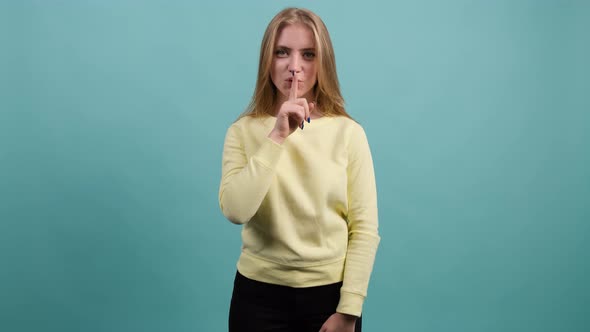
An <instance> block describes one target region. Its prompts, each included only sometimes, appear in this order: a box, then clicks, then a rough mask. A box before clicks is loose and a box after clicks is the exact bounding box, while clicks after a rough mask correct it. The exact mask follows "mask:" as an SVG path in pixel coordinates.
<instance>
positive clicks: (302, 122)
mask: <svg viewBox="0 0 590 332" xmlns="http://www.w3.org/2000/svg"><path fill="white" fill-rule="evenodd" d="M304 123H305V121H301V126H299V128H301V130H303V124H304Z"/></svg>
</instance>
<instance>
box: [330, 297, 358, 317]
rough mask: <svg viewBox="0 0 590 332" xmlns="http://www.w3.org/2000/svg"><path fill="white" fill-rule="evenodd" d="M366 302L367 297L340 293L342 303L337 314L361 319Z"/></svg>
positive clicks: (339, 304)
mask: <svg viewBox="0 0 590 332" xmlns="http://www.w3.org/2000/svg"><path fill="white" fill-rule="evenodd" d="M364 301H365V297H364V296H362V295H359V294H355V293H348V292H343V291H340V302H339V303H338V307H337V308H336V312H339V313H341V314H348V315H353V316H357V317H360V316H361V313H362V311H363V302H364Z"/></svg>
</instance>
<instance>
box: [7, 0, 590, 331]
mask: <svg viewBox="0 0 590 332" xmlns="http://www.w3.org/2000/svg"><path fill="white" fill-rule="evenodd" d="M287 6H301V7H307V8H310V9H312V10H313V11H315V12H316V13H318V14H319V15H320V16H321V17H322V18H323V19H324V21H325V23H326V25H327V26H328V29H329V31H330V33H331V36H332V39H333V43H334V47H335V51H336V61H337V66H338V73H339V77H340V82H341V86H342V92H343V94H344V97H345V99H346V102H347V109H348V111H349V112H350V113H351V114H352V115H353V117H355V118H356V119H357V120H358V121H359V122H360V123H361V124H362V125H363V126H364V128H365V129H366V131H367V135H368V138H369V141H370V143H371V148H372V152H373V157H374V161H375V169H376V176H377V183H378V191H379V208H380V210H379V216H380V232H381V236H382V242H381V245H380V248H379V252H378V255H377V259H376V262H375V269H374V272H373V276H372V279H371V284H370V287H369V294H368V298H367V301H366V303H365V307H364V317H365V321H364V325H365V328H366V330H367V331H404V332H418V331H424V332H430V331H432V332H439V331H453V332H456V331H485V332H498V331H502V332H524V331H535V332H545V331H568V332H570V331H580V332H582V331H588V330H590V318H589V317H590V286H589V281H590V245H589V244H588V238H589V236H590V152H589V151H590V147H589V145H590V114H589V113H590V102H589V97H588V95H589V92H590V91H589V86H590V84H589V82H588V77H590V66H589V62H588V59H590V38H589V37H588V33H589V31H590V2H588V1H566V0H563V1H548V0H547V1H543V0H538V1H535V0H528V1H527V0H498V1H483V0H471V1H469V0H449V1H434V0H433V1H409V0H408V1H350V2H345V1H270V0H264V1H263V0H259V1H231V2H230V1H227V0H216V1H210V2H207V1H188V0H185V1H164V0H161V1H131V0H125V1H123V0H119V1H115V0H111V1H98V0H78V1H74V0H54V1H49V0H48V1H41V0H37V1H32V0H4V1H2V2H1V3H0V42H1V44H0V49H1V52H0V330H1V331H6V332H24V331H27V332H28V331H59V332H74V331H84V332H98V331H105V332H107V331H108V332H113V331H144V332H149V331H187V332H188V331H207V332H222V331H226V329H227V323H226V322H227V313H228V307H229V300H230V295H231V288H232V281H233V277H234V273H235V268H236V267H235V263H236V259H237V257H238V255H239V251H240V227H239V226H235V225H233V224H231V223H230V222H229V221H227V220H225V218H224V217H223V215H222V214H221V212H220V210H219V205H218V186H219V179H220V172H221V153H222V147H223V139H224V135H225V131H226V129H227V127H228V126H229V125H230V124H231V123H232V121H233V120H234V119H235V118H236V117H237V116H238V114H240V113H241V112H242V111H243V110H244V108H245V107H246V105H247V103H248V102H249V100H250V97H251V95H252V92H253V88H254V82H255V79H256V72H257V66H258V55H259V47H260V41H261V38H262V34H263V32H264V29H265V27H266V25H267V24H268V22H269V21H270V19H271V18H272V17H273V16H274V15H275V14H276V13H277V12H278V11H279V10H281V9H283V8H285V7H287ZM310 125H311V126H313V122H312V123H311V124H310Z"/></svg>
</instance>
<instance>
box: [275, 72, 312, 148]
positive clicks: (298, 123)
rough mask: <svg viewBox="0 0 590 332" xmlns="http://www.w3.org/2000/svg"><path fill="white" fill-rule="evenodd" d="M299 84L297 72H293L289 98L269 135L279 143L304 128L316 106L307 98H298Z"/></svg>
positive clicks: (280, 109) (280, 110)
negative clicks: (298, 129)
mask: <svg viewBox="0 0 590 332" xmlns="http://www.w3.org/2000/svg"><path fill="white" fill-rule="evenodd" d="M298 85H299V82H298V80H297V73H296V72H293V81H292V82H291V91H290V93H289V99H288V100H287V101H285V102H284V103H283V104H282V105H281V107H280V108H279V111H278V112H277V121H276V122H275V126H274V128H273V129H272V131H271V132H270V134H269V135H268V137H270V138H271V139H272V140H273V141H275V142H277V143H279V144H282V143H283V141H284V140H285V139H286V138H287V137H289V135H291V134H292V133H293V132H294V131H295V130H296V129H297V128H301V129H303V123H304V122H305V121H308V120H309V119H310V117H311V112H312V111H313V109H314V107H315V105H314V103H308V102H307V99H305V98H297V93H298ZM308 122H309V121H308Z"/></svg>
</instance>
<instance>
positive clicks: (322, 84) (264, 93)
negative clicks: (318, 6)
mask: <svg viewBox="0 0 590 332" xmlns="http://www.w3.org/2000/svg"><path fill="white" fill-rule="evenodd" d="M295 23H301V24H304V25H305V26H307V27H308V28H309V29H310V30H311V31H312V32H313V36H314V42H315V48H316V53H317V54H316V61H317V65H318V71H317V76H318V77H317V82H316V84H315V86H314V87H313V95H314V101H315V102H316V106H317V109H318V110H319V111H320V112H321V114H322V115H324V116H346V117H348V118H351V117H350V115H349V114H348V113H347V112H346V110H345V109H344V98H342V94H341V93H340V83H339V82H338V75H337V73H336V59H335V56H334V48H333V47H332V41H331V40H330V35H329V33H328V29H327V28H326V26H325V25H324V22H322V20H321V18H320V17H319V16H317V15H316V14H314V13H313V12H312V11H310V10H307V9H302V8H286V9H283V10H282V11H280V12H279V13H278V14H277V15H276V16H275V17H274V18H273V19H272V20H271V21H270V23H269V24H268V26H267V28H266V31H265V32H264V37H263V38H262V43H261V45H260V61H259V64H258V77H257V80H256V88H255V90H254V94H253V96H252V100H251V101H250V104H249V105H248V107H247V108H246V110H245V111H244V113H242V115H240V118H241V117H244V116H254V117H259V116H264V115H274V113H275V111H276V109H277V106H278V105H277V103H278V100H279V98H278V96H277V94H278V93H280V92H279V91H278V90H277V88H276V87H275V85H274V84H273V82H272V80H271V77H270V73H271V69H272V63H273V58H274V53H275V46H276V41H277V38H278V36H279V34H280V32H281V31H282V29H283V28H284V27H286V26H288V25H291V24H295Z"/></svg>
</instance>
